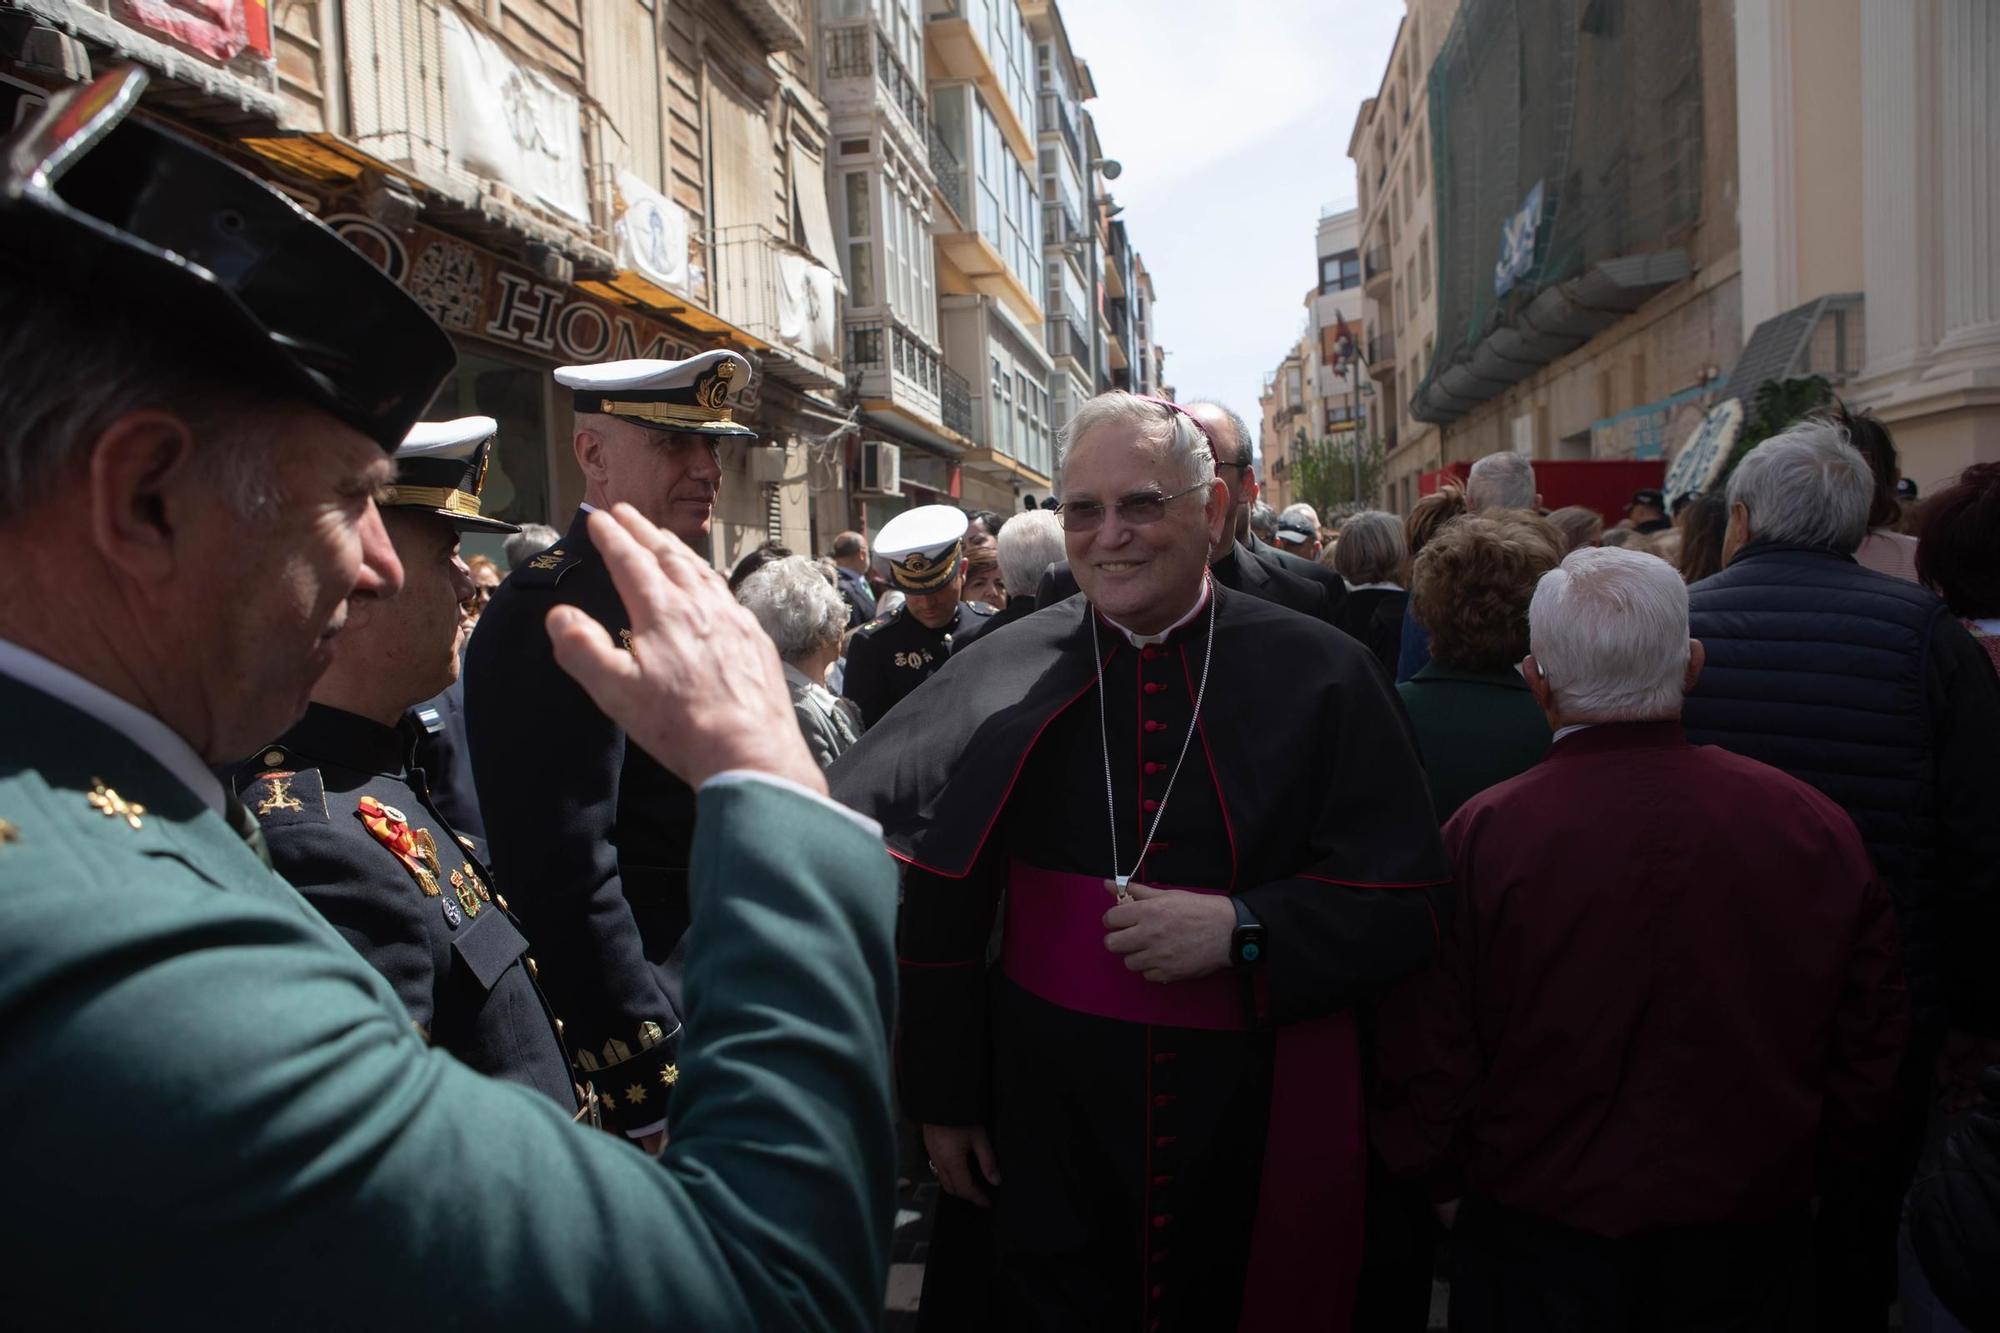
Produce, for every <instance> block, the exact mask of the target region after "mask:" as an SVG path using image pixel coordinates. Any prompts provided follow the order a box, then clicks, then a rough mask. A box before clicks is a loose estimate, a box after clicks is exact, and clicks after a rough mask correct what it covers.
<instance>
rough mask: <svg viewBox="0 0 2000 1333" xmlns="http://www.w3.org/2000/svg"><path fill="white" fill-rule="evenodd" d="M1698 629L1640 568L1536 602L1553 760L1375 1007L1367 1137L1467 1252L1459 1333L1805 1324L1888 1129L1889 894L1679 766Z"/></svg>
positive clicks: (1686, 756)
mask: <svg viewBox="0 0 2000 1333" xmlns="http://www.w3.org/2000/svg"><path fill="white" fill-rule="evenodd" d="M1687 608H1688V599H1687V590H1686V589H1685V587H1683V585H1682V583H1681V581H1680V579H1679V578H1678V577H1677V576H1676V575H1675V574H1674V571H1673V570H1672V569H1671V568H1669V567H1668V566H1667V565H1665V564H1663V563H1661V562H1660V561H1659V560H1657V559H1655V558H1653V557H1652V556H1648V555H1641V554H1638V553H1636V552H1632V551H1626V550H1620V549H1617V548H1603V549H1586V550H1581V551H1578V552H1576V553H1574V554H1572V555H1571V556H1570V557H1569V558H1568V559H1567V560H1565V561H1564V562H1563V564H1562V566H1561V567H1560V568H1559V569H1556V570H1553V571H1551V572H1550V573H1549V574H1548V575H1546V576H1545V577H1544V578H1543V579H1542V581H1541V583H1540V585H1539V586H1538V587H1537V588H1536V590H1535V597H1534V601H1533V604H1532V607H1531V610H1530V629H1531V633H1530V645H1531V647H1532V649H1533V652H1532V655H1531V656H1529V657H1528V659H1527V660H1526V662H1525V663H1523V670H1524V672H1525V673H1526V675H1527V679H1528V684H1529V686H1530V687H1531V688H1532V689H1533V690H1534V692H1535V697H1536V699H1537V700H1538V701H1539V702H1540V703H1541V705H1542V708H1543V709H1544V711H1546V712H1547V714H1548V717H1549V723H1550V725H1551V726H1552V727H1554V728H1555V732H1556V738H1555V743H1554V745H1553V747H1552V748H1551V749H1550V751H1549V755H1548V757H1547V758H1546V759H1544V760H1543V761H1542V762H1541V763H1540V764H1539V765H1537V766H1536V767H1535V768H1533V769H1530V770H1529V771H1528V772H1526V773H1524V774H1522V775H1521V776H1519V777H1517V778H1514V779H1511V780H1510V781H1507V782H1504V783H1502V784H1500V785H1499V786H1497V787H1493V788H1490V789H1488V790H1487V791H1485V792H1483V793H1481V794H1480V795H1478V796H1476V797H1474V798H1473V799H1472V800H1470V801H1468V802H1467V803H1466V804H1465V805H1464V806H1463V807H1461V809H1460V810H1459V812H1458V814H1457V815H1456V816H1454V817H1453V818H1452V820H1451V822H1450V823H1449V824H1448V825H1446V827H1445V831H1444V836H1445V845H1446V849H1447V850H1448V851H1449V853H1450V854H1451V858H1452V861H1453V865H1454V867H1455V869H1456V873H1457V877H1458V883H1459V894H1460V896H1459V903H1458V909H1457V913H1456V916H1455V918H1454V920H1453V922H1452V926H1451V929H1450V932H1449V933H1448V935H1447V937H1446V939H1445V941H1444V944H1443V947H1442V948H1441V950H1440V952H1439V954H1438V957H1437V959H1436V960H1435V962H1434V964H1433V965H1432V967H1431V968H1430V969H1429V970H1428V971H1426V972H1423V973H1419V974H1417V975H1416V976H1414V977H1413V978H1411V979H1410V980H1409V981H1407V982H1406V983H1404V984H1403V985H1401V986H1399V987H1398V988H1397V989H1396V990H1395V991H1393V992H1392V993H1391V995H1390V996H1389V997H1388V998H1387V999H1386V1000H1385V1002H1384V1004H1383V1008H1382V1012H1381V1025H1380V1029H1379V1043H1378V1047H1377V1052H1378V1055H1377V1058H1378V1063H1379V1074H1380V1097H1379V1104H1378V1106H1377V1107H1376V1108H1375V1117H1374V1121H1373V1133H1374V1136H1375V1141H1376V1144H1377V1146H1378V1147H1379V1148H1380V1150H1381V1152H1382V1154H1383V1156H1384V1157H1385V1158H1386V1159H1387V1160H1388V1162H1389V1164H1390V1165H1391V1167H1392V1168H1394V1169H1396V1170H1397V1171H1399V1172H1401V1173H1404V1174H1408V1175H1411V1176H1414V1177H1417V1178H1419V1179H1421V1180H1423V1181H1424V1182H1426V1184H1427V1185H1428V1186H1429V1187H1430V1189H1431V1192H1432V1197H1433V1198H1434V1199H1435V1200H1437V1201H1438V1205H1439V1213H1440V1216H1441V1217H1443V1218H1444V1219H1445V1221H1446V1222H1447V1224H1449V1225H1453V1226H1454V1235H1453V1241H1452V1250H1453V1273H1452V1301H1453V1307H1454V1308H1453V1311H1452V1314H1453V1320H1452V1326H1453V1328H1455V1329H1463V1330H1467V1331H1468V1333H1485V1331H1486V1330H1534V1331H1535V1333H1551V1331H1552V1330H1556V1331H1559V1330H1572V1329H1574V1330H1590V1331H1591V1333H1616V1330H1621V1329H1628V1328H1638V1327H1645V1328H1648V1329H1662V1330H1693V1329H1721V1328H1746V1329H1749V1328H1754V1329H1783V1328H1790V1327H1795V1326H1799V1324H1798V1323H1797V1321H1799V1320H1801V1319H1803V1318H1805V1317H1806V1316H1807V1314H1808V1312H1806V1311H1804V1310H1802V1309H1800V1308H1798V1304H1797V1301H1796V1299H1795V1298H1796V1296H1797V1294H1798V1293H1799V1291H1800V1290H1801V1289H1802V1286H1801V1283H1802V1280H1803V1278H1804V1274H1805V1259H1806V1256H1807V1253H1808V1241H1809V1208H1810V1203H1811V1199H1812V1197H1813V1195H1814V1194H1815V1193H1816V1192H1818V1191H1819V1190H1820V1189H1822V1188H1823V1187H1824V1186H1825V1185H1826V1183H1827V1181H1828V1179H1829V1177H1830V1173H1835V1172H1839V1171H1840V1170H1842V1168H1843V1165H1844V1164H1848V1163H1853V1162H1856V1161H1859V1160H1861V1159H1863V1158H1864V1157H1865V1156H1866V1155H1867V1154H1869V1153H1870V1152H1872V1151H1873V1150H1874V1149H1875V1146H1876V1144H1875V1140H1876V1136H1877V1134H1878V1132H1879V1130H1880V1128H1881V1127H1882V1125H1883V1123H1884V1119H1885V1115H1886V1113H1887V1111H1888V1109H1889V1106H1890V1102H1891V1097H1892V1087H1893V1081H1894V1076H1895V1071H1896V1066H1897V1061H1898V1058H1899V1056H1900V1054H1901V1051H1902V1046H1903V1040H1904V1029H1905V1026H1906V1021H1907V996H1906V994H1905V992H1904V988H1903V984H1902V977H1901V972H1900V969H1899V966H1898V963H1897V959H1896V947H1895V933H1894V925H1893V921H1892V918H1891V915H1890V907H1889V901H1888V898H1887V896H1886V894H1885V893H1884V891H1883V889H1882V887H1881V885H1880V884H1879V883H1878V882H1877V880H1876V878H1875V873H1874V871H1873V869H1872V868H1871V866H1870V863H1869V860H1868V854H1867V851H1866V850H1865V849H1864V848H1863V846H1862V843H1861V839H1860V836H1859V835H1858V834H1857V833H1856V832H1855V829H1854V826H1853V824H1852V823H1851V822H1850V821H1849V819H1848V818H1847V816H1846V814H1845V813H1843V812H1842V810H1841V809H1840V807H1839V806H1837V805H1835V804H1834V803H1833V802H1831V801H1829V800H1827V799H1826V798H1825V797H1824V796H1821V795H1820V794H1819V793H1818V792H1817V791H1815V790H1813V789H1812V788H1811V787H1809V786H1807V785H1806V784H1805V783H1803V782H1800V781H1798V780H1796V779H1794V778H1792V777H1789V776H1787V775H1786V774H1784V773H1781V772H1779V771H1778V770H1777V769H1774V768H1769V767H1766V766H1765V765H1763V764H1759V763H1757V762H1755V761H1753V760H1749V759H1745V758H1742V757H1741V756H1738V755H1734V754H1731V753H1729V752H1727V751H1724V750H1721V749H1717V748H1714V747H1710V746H1690V745H1689V744H1688V743H1687V740H1686V738H1685V737H1684V736H1683V735H1682V732H1681V727H1680V721H1679V717H1680V708H1681V695H1682V693H1683V691H1684V690H1685V689H1686V688H1687V687H1688V686H1690V685H1692V684H1693V682H1694V679H1695V677H1696V676H1697V675H1698V674H1699V673H1700V671H1701V665H1702V648H1701V644H1700V643H1698V642H1695V641H1693V640H1691V639H1689V637H1688V619H1687V615H1688V610H1687Z"/></svg>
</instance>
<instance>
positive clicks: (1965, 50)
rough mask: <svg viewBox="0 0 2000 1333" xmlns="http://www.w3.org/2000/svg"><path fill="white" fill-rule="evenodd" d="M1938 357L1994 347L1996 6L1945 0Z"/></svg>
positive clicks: (1999, 222)
mask: <svg viewBox="0 0 2000 1333" xmlns="http://www.w3.org/2000/svg"><path fill="white" fill-rule="evenodd" d="M1943 10H1944V12H1943V14H1942V16H1941V17H1942V19H1943V22H1942V25H1941V27H1942V31H1941V33H1940V36H1941V38H1942V51H1941V60H1940V63H1941V64H1942V66H1943V68H1942V70H1941V74H1942V77H1941V79H1940V80H1939V88H1940V91H1941V92H1942V94H1943V106H1942V107H1941V108H1940V110H1939V115H1938V121H1939V129H1940V131H1941V140H1942V154H1941V161H1940V173H1939V174H1940V175H1941V176H1942V178H1943V179H1942V185H1943V195H1944V198H1943V206H1942V208H1941V209H1940V213H1941V215H1942V216H1941V222H1942V226H1943V232H1944V235H1943V250H1944V253H1943V265H1942V266H1943V277H1944V309H1943V321H1942V330H1941V332H1942V335H1943V336H1942V337H1941V338H1940V340H1939V343H1938V351H1939V352H1940V354H1943V355H1947V356H1952V358H1953V359H1958V356H1957V354H1960V353H1965V352H1971V351H1973V350H1974V349H1979V350H1980V351H1981V352H1983V353H1985V355H1983V356H1982V357H1981V359H1982V360H1991V353H1992V351H1993V350H1994V349H1995V348H1996V347H2000V162H1996V157H2000V133H1996V131H1995V125H1996V123H2000V7H1996V6H1995V5H1994V4H1993V3H1992V0H1943Z"/></svg>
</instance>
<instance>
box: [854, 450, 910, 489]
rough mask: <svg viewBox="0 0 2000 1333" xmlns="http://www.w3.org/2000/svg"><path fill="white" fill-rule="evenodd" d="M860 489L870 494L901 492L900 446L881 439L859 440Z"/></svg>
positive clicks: (901, 459)
mask: <svg viewBox="0 0 2000 1333" xmlns="http://www.w3.org/2000/svg"><path fill="white" fill-rule="evenodd" d="M861 489H862V490H863V491H866V492H867V493H868V494H870V495H901V494H902V493H903V450H902V446H900V445H895V444H889V443H887V442H885V441H882V440H863V441H862V442H861Z"/></svg>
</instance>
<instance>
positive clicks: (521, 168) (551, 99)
mask: <svg viewBox="0 0 2000 1333" xmlns="http://www.w3.org/2000/svg"><path fill="white" fill-rule="evenodd" d="M438 20H439V27H440V29H441V30H442V32H443V34H444V85H445V126H446V133H445V153H446V157H447V159H448V160H449V161H450V163H451V164H452V165H453V166H456V167H462V168H464V169H465V170H467V171H470V172H472V173H473V174H475V175H479V176H485V177H487V178H488V179H491V180H495V181H498V182H500V183H501V184H502V185H505V186H506V187H507V188H508V189H510V190H513V191H514V192H515V193H516V194H519V195H520V196H522V197H523V198H525V199H531V200H533V201H534V202H535V203H538V204H541V205H542V206H543V207H545V208H552V209H555V210H556V211H558V212H561V213H567V214H568V215H569V216H570V217H573V218H575V219H576V220H577V221H578V222H589V221H590V199H589V195H588V193H587V191H586V190H585V187H584V177H583V105H582V103H581V102H579V101H578V100H577V96H576V94H575V93H573V92H570V91H568V90H567V89H565V88H564V87H563V86H562V85H561V84H559V83H557V82H556V81H555V80H554V79H551V78H549V77H548V76H547V75H546V74H543V73H542V72H541V71H540V70H535V69H528V68H525V67H523V66H521V65H518V64H516V63H515V62H514V61H513V60H512V59H510V58H509V57H508V55H507V53H506V52H505V51H503V50H501V49H500V44H499V43H498V42H496V41H494V40H493V39H492V38H491V37H488V36H487V35H486V34H485V33H483V32H481V31H479V30H478V29H477V28H474V27H472V26H471V25H470V24H468V23H466V21H465V20H464V19H462V18H460V17H459V16H458V14H457V13H456V12H455V11H453V10H452V9H451V8H450V7H449V6H445V7H442V8H441V9H440V10H439V12H438Z"/></svg>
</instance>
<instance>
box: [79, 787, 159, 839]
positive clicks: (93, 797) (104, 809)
mask: <svg viewBox="0 0 2000 1333" xmlns="http://www.w3.org/2000/svg"><path fill="white" fill-rule="evenodd" d="M89 799H90V803H91V805H92V806H94V807H95V808H96V809H97V811H98V813H100V814H102V815H105V816H106V817H108V818H111V819H122V820H124V821H125V822H126V823H127V824H128V825H130V826H131V827H133V828H138V827H139V823H140V820H139V816H141V815H143V814H145V813H146V807H145V806H143V805H140V804H139V803H138V802H137V801H128V800H126V799H125V798H124V797H123V796H120V795H119V794H118V793H117V792H115V791H113V790H111V788H109V787H107V786H105V785H104V779H103V778H92V779H91V780H90V798H89Z"/></svg>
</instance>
